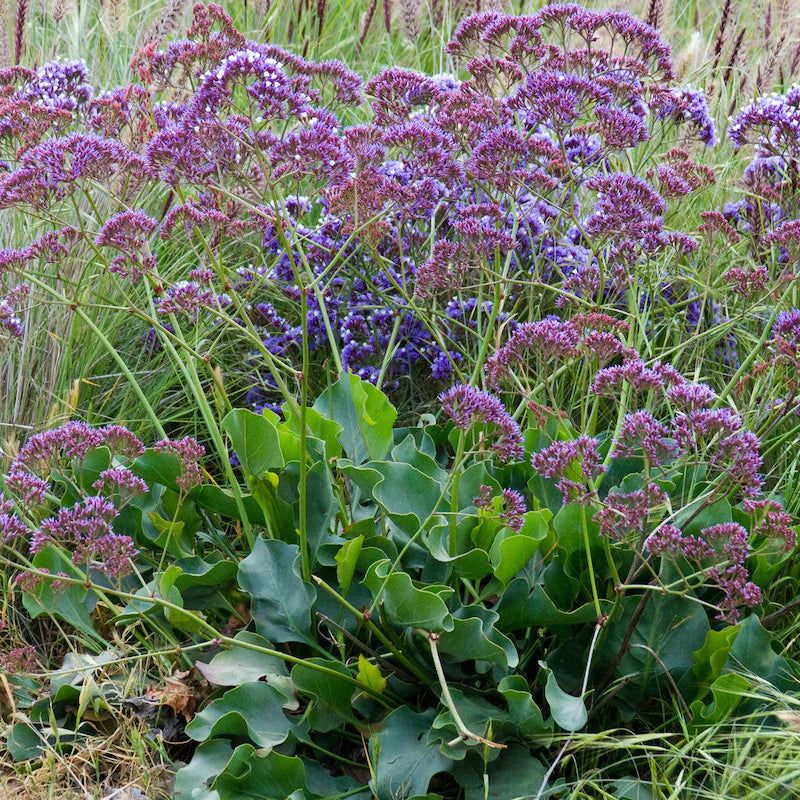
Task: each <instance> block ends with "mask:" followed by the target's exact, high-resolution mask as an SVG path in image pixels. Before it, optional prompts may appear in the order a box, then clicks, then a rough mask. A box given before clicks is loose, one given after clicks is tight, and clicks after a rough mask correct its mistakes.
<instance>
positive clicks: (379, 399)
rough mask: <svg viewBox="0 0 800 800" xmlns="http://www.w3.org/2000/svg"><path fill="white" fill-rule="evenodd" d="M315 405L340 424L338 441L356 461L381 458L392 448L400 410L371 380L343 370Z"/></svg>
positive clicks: (324, 414)
mask: <svg viewBox="0 0 800 800" xmlns="http://www.w3.org/2000/svg"><path fill="white" fill-rule="evenodd" d="M314 409H315V410H316V411H318V412H319V413H320V414H322V415H323V416H325V417H327V418H328V419H331V420H334V421H335V422H337V423H338V424H339V425H341V427H342V431H341V433H340V434H339V442H340V443H341V445H342V447H343V448H344V452H345V453H347V455H348V456H349V457H350V459H351V460H352V461H353V462H354V463H355V464H361V463H363V462H364V461H366V460H368V459H372V460H380V459H382V458H385V456H386V454H387V453H388V452H389V450H390V448H391V446H392V438H393V437H392V426H393V425H394V421H395V419H396V418H397V411H396V410H395V408H394V406H393V405H392V404H391V403H390V402H389V401H388V400H387V399H386V396H385V395H384V394H383V393H382V392H381V391H380V389H377V388H375V387H374V386H373V385H372V384H371V383H367V382H366V381H362V380H361V379H360V378H359V377H358V376H357V375H352V374H350V373H344V374H343V375H342V376H341V377H340V378H339V380H338V381H336V383H335V384H333V386H330V387H329V388H328V389H326V390H325V391H324V392H323V393H322V394H321V395H320V397H319V398H318V399H317V401H316V403H314Z"/></svg>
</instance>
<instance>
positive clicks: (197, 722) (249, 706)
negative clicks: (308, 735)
mask: <svg viewBox="0 0 800 800" xmlns="http://www.w3.org/2000/svg"><path fill="white" fill-rule="evenodd" d="M285 702H286V697H285V695H284V694H283V692H280V691H278V690H277V689H276V688H275V687H274V686H270V685H269V684H268V683H264V682H263V681H253V682H251V683H243V684H242V685H241V686H238V687H236V688H235V689H231V690H230V691H227V692H225V694H224V695H222V697H220V698H219V699H217V700H214V701H213V702H212V703H210V704H209V705H207V706H206V707H205V708H204V709H203V710H202V711H201V712H200V713H199V714H198V715H197V716H196V717H195V718H194V719H193V720H192V721H191V722H190V723H189V724H188V725H187V726H186V733H188V734H189V736H191V737H192V739H194V740H195V741H198V742H204V741H206V740H207V739H210V738H211V737H214V736H246V737H247V738H249V739H250V741H252V742H254V743H255V744H257V745H258V746H259V747H261V748H265V747H274V746H275V745H278V744H280V743H281V742H283V741H285V740H286V737H287V736H288V735H289V730H290V729H291V728H292V723H291V722H290V721H289V720H288V719H287V717H286V715H285V714H284V713H283V704H284V703H285Z"/></svg>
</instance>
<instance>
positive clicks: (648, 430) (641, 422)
mask: <svg viewBox="0 0 800 800" xmlns="http://www.w3.org/2000/svg"><path fill="white" fill-rule="evenodd" d="M667 435H668V431H667V429H666V427H665V426H664V425H662V424H661V423H660V422H658V421H657V420H656V419H655V417H654V416H653V415H652V414H651V413H650V412H649V411H635V412H633V413H630V414H626V415H625V417H624V418H623V420H622V425H621V426H620V430H619V433H618V434H617V437H616V439H615V440H614V444H613V450H612V453H613V456H614V458H624V457H626V456H638V455H639V454H640V453H643V454H644V456H645V458H646V459H647V461H648V462H649V464H650V465H651V466H654V465H658V464H664V463H665V462H666V461H667V460H669V459H671V458H673V457H674V456H675V455H676V448H675V446H674V445H673V444H672V443H671V442H670V441H669V440H668V439H667Z"/></svg>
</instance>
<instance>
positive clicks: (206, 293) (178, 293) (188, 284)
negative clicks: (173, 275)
mask: <svg viewBox="0 0 800 800" xmlns="http://www.w3.org/2000/svg"><path fill="white" fill-rule="evenodd" d="M212 297H213V294H212V292H211V290H210V289H203V288H201V287H200V286H199V285H198V284H197V283H196V282H195V281H178V282H177V283H175V284H173V285H172V286H170V287H169V288H168V289H167V290H166V292H165V293H164V296H163V297H161V298H159V300H158V310H159V311H160V312H161V313H162V314H180V313H181V312H182V313H184V314H189V315H191V316H196V315H197V314H199V313H200V311H201V309H203V308H207V307H208V306H209V304H210V303H211V300H212Z"/></svg>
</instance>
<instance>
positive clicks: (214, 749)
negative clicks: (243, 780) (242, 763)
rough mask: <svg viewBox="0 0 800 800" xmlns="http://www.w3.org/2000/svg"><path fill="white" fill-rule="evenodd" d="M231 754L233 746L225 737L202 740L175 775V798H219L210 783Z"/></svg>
mask: <svg viewBox="0 0 800 800" xmlns="http://www.w3.org/2000/svg"><path fill="white" fill-rule="evenodd" d="M232 755H233V747H231V744H230V742H228V741H226V740H225V739H212V740H211V741H210V742H203V744H201V745H200V746H199V747H198V748H197V750H195V751H194V755H193V756H192V760H191V761H190V762H189V763H188V764H187V765H186V766H185V767H181V769H179V770H178V772H177V773H176V775H175V786H174V788H173V797H174V798H175V800H220V798H219V793H218V792H217V791H216V790H215V789H211V788H210V785H211V783H212V782H213V780H214V778H216V777H217V775H219V773H220V772H222V770H223V769H225V766H226V764H227V763H228V762H229V761H230V760H231V756H232Z"/></svg>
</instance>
